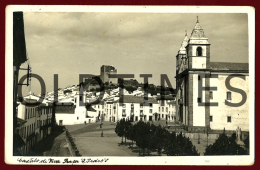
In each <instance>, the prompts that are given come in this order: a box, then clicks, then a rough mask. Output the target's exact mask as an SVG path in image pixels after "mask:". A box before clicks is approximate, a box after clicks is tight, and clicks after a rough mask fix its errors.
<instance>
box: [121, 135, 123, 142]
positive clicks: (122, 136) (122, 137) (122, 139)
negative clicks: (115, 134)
mask: <svg viewBox="0 0 260 170" xmlns="http://www.w3.org/2000/svg"><path fill="white" fill-rule="evenodd" d="M122 143H123V136H122V141H121V144H122Z"/></svg>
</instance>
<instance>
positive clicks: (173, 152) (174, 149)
mask: <svg viewBox="0 0 260 170" xmlns="http://www.w3.org/2000/svg"><path fill="white" fill-rule="evenodd" d="M164 152H165V153H166V154H167V156H199V155H200V154H199V153H198V152H197V150H196V147H195V146H194V145H193V144H192V142H191V141H190V139H189V138H187V137H185V136H183V134H182V133H180V134H179V135H176V133H175V132H172V133H169V134H168V136H167V138H166V141H165V146H164Z"/></svg>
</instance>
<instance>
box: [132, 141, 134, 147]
mask: <svg viewBox="0 0 260 170" xmlns="http://www.w3.org/2000/svg"><path fill="white" fill-rule="evenodd" d="M133 147H134V141H133V140H132V148H133Z"/></svg>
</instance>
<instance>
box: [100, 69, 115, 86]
mask: <svg viewBox="0 0 260 170" xmlns="http://www.w3.org/2000/svg"><path fill="white" fill-rule="evenodd" d="M109 74H117V69H116V68H115V67H113V66H109V65H103V66H101V68H100V79H101V80H102V82H103V83H108V84H117V83H118V79H117V78H109V77H108V75H109Z"/></svg>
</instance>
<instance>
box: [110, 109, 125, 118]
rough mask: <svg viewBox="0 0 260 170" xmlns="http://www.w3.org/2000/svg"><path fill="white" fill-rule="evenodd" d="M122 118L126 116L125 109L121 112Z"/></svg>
mask: <svg viewBox="0 0 260 170" xmlns="http://www.w3.org/2000/svg"><path fill="white" fill-rule="evenodd" d="M110 114H111V113H110ZM122 116H124V117H125V116H126V113H125V109H123V110H122Z"/></svg>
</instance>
